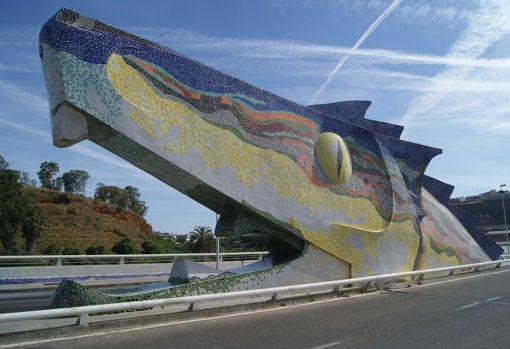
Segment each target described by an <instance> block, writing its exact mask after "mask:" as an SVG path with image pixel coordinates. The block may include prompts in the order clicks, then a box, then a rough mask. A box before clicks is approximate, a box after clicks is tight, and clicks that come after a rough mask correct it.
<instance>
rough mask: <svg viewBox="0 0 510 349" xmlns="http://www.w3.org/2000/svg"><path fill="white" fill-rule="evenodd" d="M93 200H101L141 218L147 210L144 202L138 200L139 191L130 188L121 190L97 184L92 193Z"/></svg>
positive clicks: (112, 186)
mask: <svg viewBox="0 0 510 349" xmlns="http://www.w3.org/2000/svg"><path fill="white" fill-rule="evenodd" d="M94 199H99V200H103V201H104V202H106V203H107V204H110V205H115V206H116V207H117V208H119V209H124V210H125V209H129V210H131V211H133V212H135V213H137V214H138V215H140V216H142V217H143V216H144V215H145V214H146V213H147V210H148V207H147V206H146V205H145V202H144V201H141V200H140V191H139V190H138V189H137V188H135V187H132V186H127V187H125V188H124V189H121V188H119V187H117V186H114V185H104V184H103V183H98V184H97V186H96V190H95V191H94Z"/></svg>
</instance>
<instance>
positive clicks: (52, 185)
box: [37, 161, 62, 190]
mask: <svg viewBox="0 0 510 349" xmlns="http://www.w3.org/2000/svg"><path fill="white" fill-rule="evenodd" d="M59 170H60V169H59V167H58V164H57V163H56V162H52V161H50V162H48V161H45V162H43V163H42V164H41V167H40V170H39V172H37V176H38V177H39V180H40V181H41V186H42V187H43V188H48V189H58V190H60V188H61V187H62V185H61V183H59V182H60V181H61V179H60V180H59V179H58V178H57V179H54V178H53V176H55V175H56V174H57V173H58V171H59Z"/></svg>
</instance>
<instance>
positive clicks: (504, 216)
mask: <svg viewBox="0 0 510 349" xmlns="http://www.w3.org/2000/svg"><path fill="white" fill-rule="evenodd" d="M503 187H506V184H501V185H500V186H499V193H500V194H501V205H502V206H503V219H504V221H505V235H506V252H507V253H510V246H508V226H507V224H506V210H505V190H503Z"/></svg>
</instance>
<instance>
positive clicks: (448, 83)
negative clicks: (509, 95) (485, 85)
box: [400, 2, 510, 125]
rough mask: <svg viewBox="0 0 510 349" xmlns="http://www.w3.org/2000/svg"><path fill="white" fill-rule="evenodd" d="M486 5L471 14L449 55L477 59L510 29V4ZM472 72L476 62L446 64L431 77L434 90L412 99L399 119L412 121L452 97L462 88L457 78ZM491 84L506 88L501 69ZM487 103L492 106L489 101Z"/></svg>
mask: <svg viewBox="0 0 510 349" xmlns="http://www.w3.org/2000/svg"><path fill="white" fill-rule="evenodd" d="M483 5H484V6H482V7H481V8H479V9H478V11H476V12H474V13H473V15H472V16H471V18H470V22H469V23H468V25H467V27H466V28H465V29H464V31H463V32H462V34H461V35H460V37H459V39H458V40H457V41H456V42H455V43H454V44H453V46H452V47H451V48H450V50H449V53H448V55H447V57H448V58H452V59H454V60H457V59H460V60H464V59H467V60H475V61H478V60H479V59H478V57H481V56H483V55H484V54H485V52H486V51H487V50H488V48H490V47H491V45H492V44H493V43H494V42H497V41H498V40H500V39H501V38H502V37H504V36H505V35H508V34H509V33H510V22H509V21H508V18H510V4H508V3H506V5H502V4H495V3H488V2H484V3H483ZM505 61H506V60H505ZM501 62H502V61H501V60H500V63H501ZM505 68H506V66H505ZM473 72H474V66H472V65H469V64H466V65H456V66H448V67H446V68H445V69H444V70H443V71H441V72H440V73H439V74H437V75H436V76H435V77H434V79H431V80H430V81H429V86H428V88H429V90H430V91H432V92H429V93H426V94H422V95H420V96H419V97H418V98H415V99H414V100H413V101H411V103H410V105H409V107H408V109H407V111H406V113H405V114H404V115H403V117H402V119H401V121H400V123H401V124H404V125H409V124H411V123H413V122H414V121H415V119H416V118H419V117H422V116H423V115H425V114H427V113H429V112H430V111H431V110H433V109H435V108H437V106H438V105H439V103H441V102H442V101H443V100H444V99H445V98H449V97H450V95H451V94H457V93H458V92H459V89H461V88H460V87H459V86H460V84H456V83H454V82H455V81H459V82H462V81H463V80H466V81H469V78H468V76H469V74H473ZM491 84H492V85H493V86H497V85H500V86H502V87H505V90H506V91H507V85H506V84H507V82H506V80H504V79H503V77H502V75H501V72H500V77H499V78H498V77H496V79H495V80H494V81H492V82H491ZM472 85H473V84H472ZM478 86H480V84H478ZM486 107H487V108H490V106H488V105H486Z"/></svg>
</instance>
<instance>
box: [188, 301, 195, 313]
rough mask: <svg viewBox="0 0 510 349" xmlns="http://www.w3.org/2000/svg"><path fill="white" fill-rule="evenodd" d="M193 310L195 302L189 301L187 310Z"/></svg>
mask: <svg viewBox="0 0 510 349" xmlns="http://www.w3.org/2000/svg"><path fill="white" fill-rule="evenodd" d="M193 310H195V302H191V303H190V304H189V307H188V311H193Z"/></svg>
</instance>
